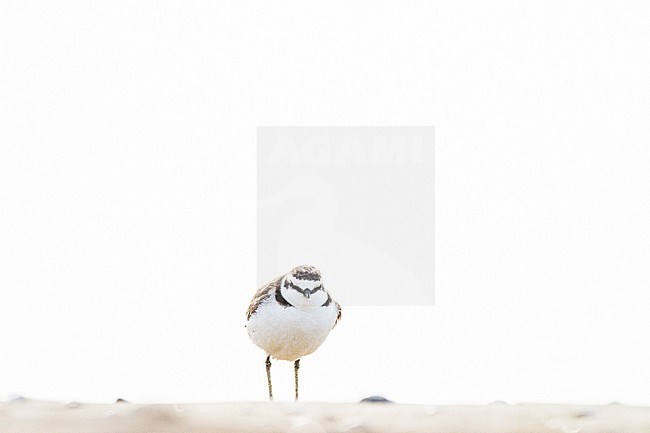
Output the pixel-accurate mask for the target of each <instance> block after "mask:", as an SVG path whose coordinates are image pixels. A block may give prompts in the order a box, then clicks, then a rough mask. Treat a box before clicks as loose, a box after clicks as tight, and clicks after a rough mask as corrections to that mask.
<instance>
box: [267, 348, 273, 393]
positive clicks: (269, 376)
mask: <svg viewBox="0 0 650 433" xmlns="http://www.w3.org/2000/svg"><path fill="white" fill-rule="evenodd" d="M266 380H267V382H268V383H269V400H270V401H273V386H272V385H271V355H269V356H267V357H266Z"/></svg>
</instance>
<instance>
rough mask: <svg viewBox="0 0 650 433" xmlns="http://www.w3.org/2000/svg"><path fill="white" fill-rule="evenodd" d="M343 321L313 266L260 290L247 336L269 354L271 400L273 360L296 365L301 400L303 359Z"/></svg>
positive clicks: (250, 312)
mask: <svg viewBox="0 0 650 433" xmlns="http://www.w3.org/2000/svg"><path fill="white" fill-rule="evenodd" d="M340 319H341V306H340V305H339V304H338V303H337V302H336V301H334V300H333V299H332V297H331V296H330V294H329V293H328V292H327V290H325V288H324V287H323V282H322V280H321V273H320V271H319V270H318V269H316V268H314V267H313V266H298V267H297V268H294V269H292V270H291V271H290V272H288V273H287V274H285V275H283V276H281V277H278V278H276V279H275V280H273V281H271V282H270V283H268V284H266V285H265V286H263V287H262V288H260V289H259V290H258V291H257V293H255V296H254V297H253V300H252V301H251V304H250V305H249V306H248V311H247V312H246V320H247V321H248V323H247V325H246V327H247V329H248V336H249V337H250V338H251V340H253V343H255V344H256V345H257V346H258V347H260V348H261V349H263V350H264V351H265V352H266V378H267V382H268V387H269V400H273V387H272V385H271V358H274V359H279V360H284V361H293V368H294V379H295V398H296V400H298V369H299V368H300V358H302V357H303V356H306V355H309V354H311V353H313V352H314V351H315V350H316V349H318V347H319V346H320V345H321V344H323V341H325V339H326V338H327V336H328V335H329V333H330V331H331V330H332V328H334V326H336V324H337V323H338V321H339V320H340Z"/></svg>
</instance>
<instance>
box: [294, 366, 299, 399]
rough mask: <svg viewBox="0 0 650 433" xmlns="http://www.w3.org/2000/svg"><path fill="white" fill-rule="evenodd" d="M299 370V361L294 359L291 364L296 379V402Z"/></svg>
mask: <svg viewBox="0 0 650 433" xmlns="http://www.w3.org/2000/svg"><path fill="white" fill-rule="evenodd" d="M299 369H300V360H299V359H296V361H295V362H294V363H293V373H294V376H295V379H296V401H298V370H299Z"/></svg>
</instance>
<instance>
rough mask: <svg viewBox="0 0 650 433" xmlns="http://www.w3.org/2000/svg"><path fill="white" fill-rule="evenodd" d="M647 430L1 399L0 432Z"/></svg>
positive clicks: (640, 417) (647, 426)
mask: <svg viewBox="0 0 650 433" xmlns="http://www.w3.org/2000/svg"><path fill="white" fill-rule="evenodd" d="M35 432H50V433H63V432H65V433H82V432H83V433H94V432H103V433H106V432H124V433H153V432H160V433H168V432H169V433H171V432H192V433H208V432H209V433H222V432H223V433H225V432H229V433H235V432H241V433H243V432H292V433H295V432H305V433H306V432H310V433H311V432H313V433H324V432H355V433H361V432H383V433H393V432H416V433H417V432H423V433H424V432H427V433H436V432H438V433H446V432H449V433H451V432H454V433H463V432H468V433H469V432H472V433H477V432H481V433H535V432H540V433H542V432H543V433H546V432H548V433H551V432H559V433H615V432H625V433H648V432H650V408H647V407H629V406H623V405H619V404H611V405H607V406H567V405H539V404H517V405H509V404H505V403H494V404H490V405H486V406H425V405H406V404H396V403H289V402H287V403H266V402H264V403H206V404H156V405H139V404H131V403H128V402H119V403H115V404H82V403H76V402H72V403H57V402H45V401H36V400H28V399H23V398H16V399H14V400H11V401H8V402H5V403H2V404H0V433H35Z"/></svg>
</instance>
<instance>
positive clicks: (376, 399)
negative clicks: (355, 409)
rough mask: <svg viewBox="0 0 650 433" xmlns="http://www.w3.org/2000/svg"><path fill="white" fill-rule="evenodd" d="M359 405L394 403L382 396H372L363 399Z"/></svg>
mask: <svg viewBox="0 0 650 433" xmlns="http://www.w3.org/2000/svg"><path fill="white" fill-rule="evenodd" d="M359 403H392V401H391V400H389V399H387V398H386V397H382V396H381V395H371V396H370V397H366V398H364V399H362V400H361V401H360V402H359Z"/></svg>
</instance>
